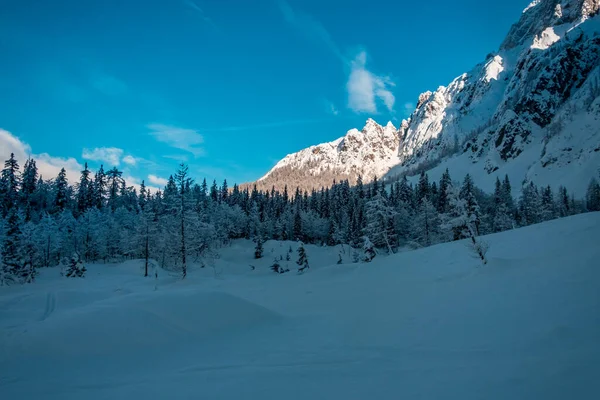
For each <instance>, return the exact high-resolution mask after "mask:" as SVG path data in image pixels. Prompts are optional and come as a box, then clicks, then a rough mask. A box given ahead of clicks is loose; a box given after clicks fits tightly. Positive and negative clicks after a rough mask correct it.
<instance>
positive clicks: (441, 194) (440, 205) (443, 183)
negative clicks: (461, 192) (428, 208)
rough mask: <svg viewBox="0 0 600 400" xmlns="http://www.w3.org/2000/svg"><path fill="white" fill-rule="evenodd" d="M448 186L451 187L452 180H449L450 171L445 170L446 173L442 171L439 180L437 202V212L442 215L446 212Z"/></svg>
mask: <svg viewBox="0 0 600 400" xmlns="http://www.w3.org/2000/svg"><path fill="white" fill-rule="evenodd" d="M450 186H452V180H451V178H450V171H448V168H446V171H444V173H443V174H442V177H441V178H440V187H439V191H438V201H437V210H438V212H440V213H442V214H443V213H446V212H448V190H449V188H450Z"/></svg>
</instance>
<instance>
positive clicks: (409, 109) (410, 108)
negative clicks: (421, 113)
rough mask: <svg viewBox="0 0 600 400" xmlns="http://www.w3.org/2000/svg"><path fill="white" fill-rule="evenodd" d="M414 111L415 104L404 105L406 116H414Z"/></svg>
mask: <svg viewBox="0 0 600 400" xmlns="http://www.w3.org/2000/svg"><path fill="white" fill-rule="evenodd" d="M414 110H415V104H414V103H411V102H407V103H404V113H405V114H406V115H410V114H412V112H413V111H414Z"/></svg>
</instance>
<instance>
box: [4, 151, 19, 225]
mask: <svg viewBox="0 0 600 400" xmlns="http://www.w3.org/2000/svg"><path fill="white" fill-rule="evenodd" d="M20 178H21V177H20V175H19V163H18V162H17V160H16V158H15V155H14V153H10V158H9V159H8V160H6V161H5V163H4V169H3V170H2V175H1V177H0V200H1V201H2V204H0V206H1V207H2V216H3V217H5V216H7V215H8V212H9V211H10V210H11V209H12V208H13V207H16V206H17V200H18V199H19V185H20Z"/></svg>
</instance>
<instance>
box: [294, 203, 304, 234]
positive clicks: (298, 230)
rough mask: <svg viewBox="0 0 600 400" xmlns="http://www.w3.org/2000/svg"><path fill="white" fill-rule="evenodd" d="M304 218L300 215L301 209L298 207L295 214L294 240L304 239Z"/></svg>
mask: <svg viewBox="0 0 600 400" xmlns="http://www.w3.org/2000/svg"><path fill="white" fill-rule="evenodd" d="M302 237H303V235H302V216H301V215H300V207H299V206H298V207H296V212H295V213H294V240H300V239H302Z"/></svg>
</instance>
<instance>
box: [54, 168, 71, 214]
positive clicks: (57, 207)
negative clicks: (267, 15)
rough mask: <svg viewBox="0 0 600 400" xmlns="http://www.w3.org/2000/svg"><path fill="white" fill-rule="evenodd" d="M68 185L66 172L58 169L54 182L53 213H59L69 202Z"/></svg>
mask: <svg viewBox="0 0 600 400" xmlns="http://www.w3.org/2000/svg"><path fill="white" fill-rule="evenodd" d="M68 189H69V183H68V182H67V172H66V171H65V169H64V168H61V169H60V172H59V173H58V176H57V177H56V180H55V181H54V212H55V213H61V212H62V211H63V210H64V209H65V208H66V207H67V205H68V201H69V190H68Z"/></svg>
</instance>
